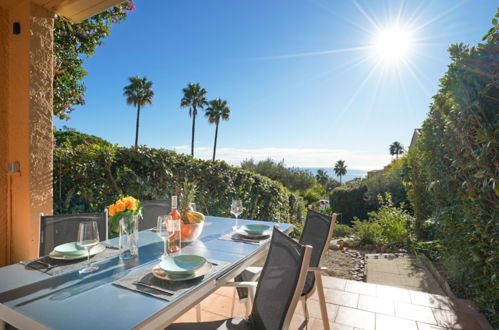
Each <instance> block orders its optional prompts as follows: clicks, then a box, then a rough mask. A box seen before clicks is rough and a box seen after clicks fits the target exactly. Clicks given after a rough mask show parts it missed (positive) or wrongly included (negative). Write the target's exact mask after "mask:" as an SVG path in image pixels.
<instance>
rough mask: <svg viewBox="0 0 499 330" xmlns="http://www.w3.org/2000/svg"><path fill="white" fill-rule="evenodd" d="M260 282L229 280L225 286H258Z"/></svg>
mask: <svg viewBox="0 0 499 330" xmlns="http://www.w3.org/2000/svg"><path fill="white" fill-rule="evenodd" d="M257 285H258V282H227V283H225V284H224V285H222V286H223V287H233V288H256V287H257Z"/></svg>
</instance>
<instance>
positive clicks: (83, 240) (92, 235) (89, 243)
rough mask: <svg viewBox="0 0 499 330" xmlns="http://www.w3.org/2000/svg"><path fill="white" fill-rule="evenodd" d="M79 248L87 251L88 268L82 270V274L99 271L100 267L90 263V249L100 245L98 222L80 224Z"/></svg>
mask: <svg viewBox="0 0 499 330" xmlns="http://www.w3.org/2000/svg"><path fill="white" fill-rule="evenodd" d="M77 244H78V245H79V246H81V247H84V248H85V249H87V261H88V263H87V266H86V267H83V268H82V269H80V274H86V273H91V272H94V271H96V270H97V269H99V266H95V265H92V264H91V263H90V249H91V248H92V247H94V246H96V245H97V244H99V230H98V229H97V221H86V222H82V223H80V225H79V227H78V243H77Z"/></svg>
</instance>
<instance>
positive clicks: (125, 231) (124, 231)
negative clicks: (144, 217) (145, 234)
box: [119, 215, 139, 260]
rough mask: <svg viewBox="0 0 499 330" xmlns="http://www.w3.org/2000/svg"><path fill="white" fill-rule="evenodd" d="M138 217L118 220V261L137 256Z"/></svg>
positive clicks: (133, 216)
mask: <svg viewBox="0 0 499 330" xmlns="http://www.w3.org/2000/svg"><path fill="white" fill-rule="evenodd" d="M138 244H139V215H125V216H124V217H123V218H121V219H120V242H119V248H120V259H122V260H128V259H131V258H133V257H135V256H137V255H138V254H139V245H138Z"/></svg>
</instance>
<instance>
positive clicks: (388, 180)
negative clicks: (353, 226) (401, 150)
mask: <svg viewBox="0 0 499 330" xmlns="http://www.w3.org/2000/svg"><path fill="white" fill-rule="evenodd" d="M405 162H406V157H401V158H399V159H396V160H393V161H392V163H391V164H390V165H389V167H388V169H387V170H386V171H385V172H384V173H381V174H378V175H374V176H372V177H370V178H368V179H366V180H365V184H366V186H367V191H366V194H365V200H366V204H367V205H368V206H369V208H370V209H372V210H376V209H378V208H379V207H380V206H381V205H380V204H379V199H378V195H379V194H381V195H383V194H385V193H390V195H391V198H392V200H393V203H394V205H397V206H398V205H400V204H401V203H404V202H406V201H407V196H406V192H405V189H404V186H403V184H402V173H403V164H404V163H405Z"/></svg>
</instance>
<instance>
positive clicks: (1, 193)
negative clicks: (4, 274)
mask: <svg viewBox="0 0 499 330" xmlns="http://www.w3.org/2000/svg"><path fill="white" fill-rule="evenodd" d="M8 30H9V19H8V15H7V11H6V10H4V9H2V8H1V7H0V166H1V168H0V210H2V211H0V265H5V264H6V263H7V219H8V211H9V210H8V207H7V205H8V204H7V198H8V195H7V191H8V190H7V184H8V176H7V154H8V149H7V147H8V143H7V95H8V90H7V88H8V84H7V82H8V78H9V76H8V72H9V70H8V52H7V49H8V42H9V36H8V33H7V31H8Z"/></svg>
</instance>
